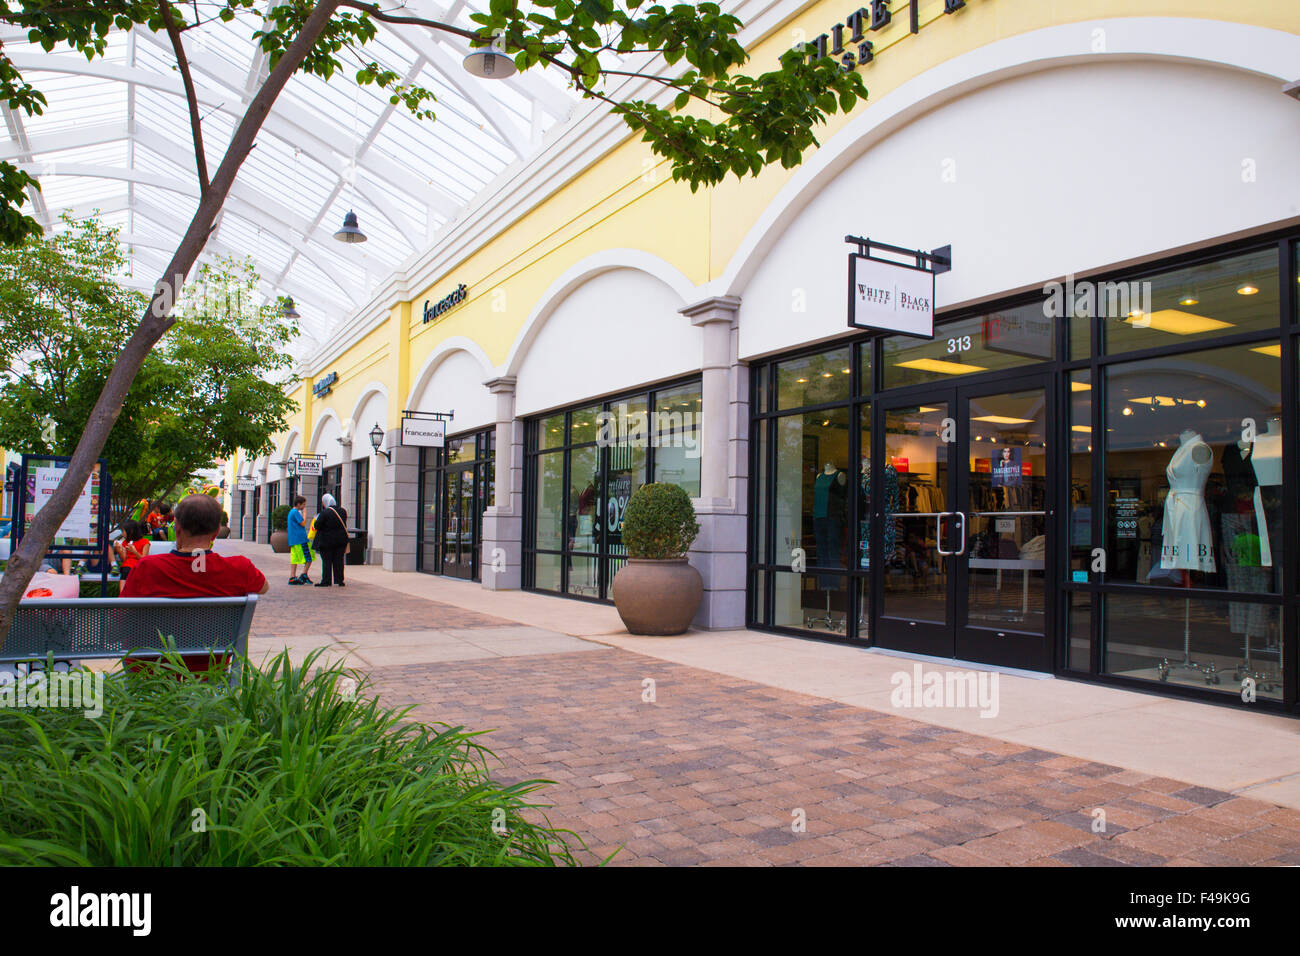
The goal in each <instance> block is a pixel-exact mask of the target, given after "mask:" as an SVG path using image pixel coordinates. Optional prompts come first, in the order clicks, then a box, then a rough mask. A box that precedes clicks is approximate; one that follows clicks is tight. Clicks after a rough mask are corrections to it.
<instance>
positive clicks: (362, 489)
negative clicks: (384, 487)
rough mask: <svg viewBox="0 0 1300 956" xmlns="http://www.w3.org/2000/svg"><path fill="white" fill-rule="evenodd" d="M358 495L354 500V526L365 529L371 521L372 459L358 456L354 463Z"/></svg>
mask: <svg viewBox="0 0 1300 956" xmlns="http://www.w3.org/2000/svg"><path fill="white" fill-rule="evenodd" d="M352 474H353V477H354V482H355V485H356V497H355V499H354V500H353V502H352V514H351V516H350V517H351V518H352V526H353V527H354V528H356V529H357V530H358V531H365V530H366V529H367V528H368V527H369V522H370V459H369V458H358V459H357V460H356V461H354V462H353V463H352Z"/></svg>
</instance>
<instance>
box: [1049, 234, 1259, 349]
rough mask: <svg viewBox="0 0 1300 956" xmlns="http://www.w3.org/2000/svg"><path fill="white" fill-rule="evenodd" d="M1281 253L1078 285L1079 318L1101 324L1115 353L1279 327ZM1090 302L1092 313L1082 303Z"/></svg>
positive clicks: (1245, 255) (1237, 258) (1076, 304)
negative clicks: (1082, 315) (1096, 318)
mask: <svg viewBox="0 0 1300 956" xmlns="http://www.w3.org/2000/svg"><path fill="white" fill-rule="evenodd" d="M1277 262H1278V254H1277V247H1276V246H1272V247H1269V248H1267V249H1261V250H1259V251H1257V252H1248V253H1245V254H1244V255H1238V256H1232V257H1229V258H1226V259H1218V260H1216V261H1214V262H1208V263H1202V264H1200V265H1195V266H1184V267H1181V268H1177V269H1171V270H1169V271H1167V272H1162V273H1160V274H1158V275H1154V276H1147V277H1145V278H1142V279H1133V280H1127V281H1119V282H1106V281H1099V282H1089V283H1084V282H1076V283H1075V307H1076V312H1077V311H1081V310H1082V311H1087V312H1088V313H1089V314H1091V315H1094V316H1100V317H1101V323H1102V330H1103V334H1104V337H1105V348H1106V352H1107V353H1108V354H1111V355H1114V354H1115V353H1117V352H1130V351H1133V350H1135V349H1149V348H1158V347H1161V346H1178V345H1186V344H1188V343H1189V342H1192V341H1195V340H1196V339H1204V338H1218V337H1220V336H1223V335H1236V334H1239V333H1242V332H1252V331H1260V330H1263V329H1272V328H1277V325H1278V315H1279V311H1280V304H1279V301H1280V300H1279V295H1280V288H1279V283H1278V274H1277ZM1088 295H1091V296H1092V297H1093V302H1092V304H1091V306H1089V304H1088V303H1087V302H1083V301H1080V297H1081V296H1088Z"/></svg>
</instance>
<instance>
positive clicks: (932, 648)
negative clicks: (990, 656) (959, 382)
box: [871, 394, 959, 657]
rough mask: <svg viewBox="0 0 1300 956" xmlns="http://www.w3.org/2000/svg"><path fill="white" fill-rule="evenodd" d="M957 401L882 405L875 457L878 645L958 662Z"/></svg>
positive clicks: (942, 399) (948, 398)
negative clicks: (952, 453)
mask: <svg viewBox="0 0 1300 956" xmlns="http://www.w3.org/2000/svg"><path fill="white" fill-rule="evenodd" d="M954 404H955V401H954V396H953V395H951V394H943V395H936V397H934V398H927V400H926V401H923V402H918V401H916V400H915V399H909V400H908V401H906V402H905V403H901V404H894V403H885V402H878V403H877V409H878V416H879V419H878V420H879V424H878V426H877V427H876V429H875V431H876V435H877V444H876V449H875V452H874V453H873V455H872V458H873V460H874V461H876V462H879V463H880V467H879V468H873V469H872V470H873V471H874V472H876V474H873V475H872V480H873V485H874V489H875V490H874V491H873V494H872V501H873V502H874V503H875V504H876V507H875V508H873V515H872V518H873V521H874V522H875V525H876V534H875V536H874V539H873V544H874V550H875V553H876V555H877V558H876V560H873V561H872V562H871V564H872V565H873V567H874V569H875V572H874V574H873V576H872V577H873V580H874V581H875V591H876V595H877V597H878V600H876V601H875V602H874V603H875V607H876V625H875V628H874V631H873V633H874V635H875V643H876V644H878V645H879V646H881V647H889V648H894V649H896V650H902V651H910V652H912V653H915V654H931V655H935V656H939V657H952V656H953V653H954V634H953V595H952V587H951V583H952V573H951V572H952V568H953V557H954V556H955V554H956V552H957V550H958V544H959V537H958V533H957V529H958V521H957V519H956V514H955V512H954V511H953V510H952V507H951V502H953V501H954V500H955V499H956V493H955V492H956V489H955V488H954V487H953V483H954V474H953V469H952V468H950V467H949V449H950V448H951V443H950V441H949V439H950V438H951V437H952V436H953V433H954V424H953V419H952V412H951V410H952V408H953V406H954Z"/></svg>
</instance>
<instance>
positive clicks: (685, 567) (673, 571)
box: [613, 482, 704, 635]
mask: <svg viewBox="0 0 1300 956" xmlns="http://www.w3.org/2000/svg"><path fill="white" fill-rule="evenodd" d="M699 533H700V526H699V525H698V524H697V523H696V521H695V509H694V508H693V507H692V506H691V499H690V496H689V495H687V494H686V492H685V491H684V490H683V489H682V488H680V487H678V486H677V485H670V484H666V483H664V482H653V483H651V484H648V485H642V486H641V487H640V488H638V489H637V490H636V491H635V492H634V493H633V494H632V499H631V500H630V501H629V502H628V503H627V511H626V512H625V513H624V515H623V544H624V546H625V547H626V548H627V557H628V561H627V564H625V565H624V566H623V567H622V568H620V569H619V571H618V573H617V574H616V575H614V587H613V597H614V607H615V608H617V609H618V616H619V617H621V618H622V619H623V624H624V625H625V626H626V627H627V629H628V631H629V632H631V633H632V634H652V635H668V634H681V633H684V632H685V631H686V629H687V628H688V627H690V625H691V621H692V620H693V619H694V618H695V612H696V611H698V610H699V609H700V600H701V598H703V596H704V581H703V579H702V578H701V577H700V572H699V571H697V570H695V568H693V567H691V566H690V564H689V563H687V561H686V552H687V551H689V550H690V548H691V542H693V541H694V540H695V536H696V535H697V534H699Z"/></svg>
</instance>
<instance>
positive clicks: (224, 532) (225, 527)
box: [217, 511, 230, 538]
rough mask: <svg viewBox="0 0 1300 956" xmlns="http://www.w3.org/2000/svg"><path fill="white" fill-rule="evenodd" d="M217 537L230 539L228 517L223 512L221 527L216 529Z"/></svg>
mask: <svg viewBox="0 0 1300 956" xmlns="http://www.w3.org/2000/svg"><path fill="white" fill-rule="evenodd" d="M217 537H218V538H229V537H230V515H228V514H226V513H225V512H224V511H223V512H221V527H219V528H218V529H217Z"/></svg>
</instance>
